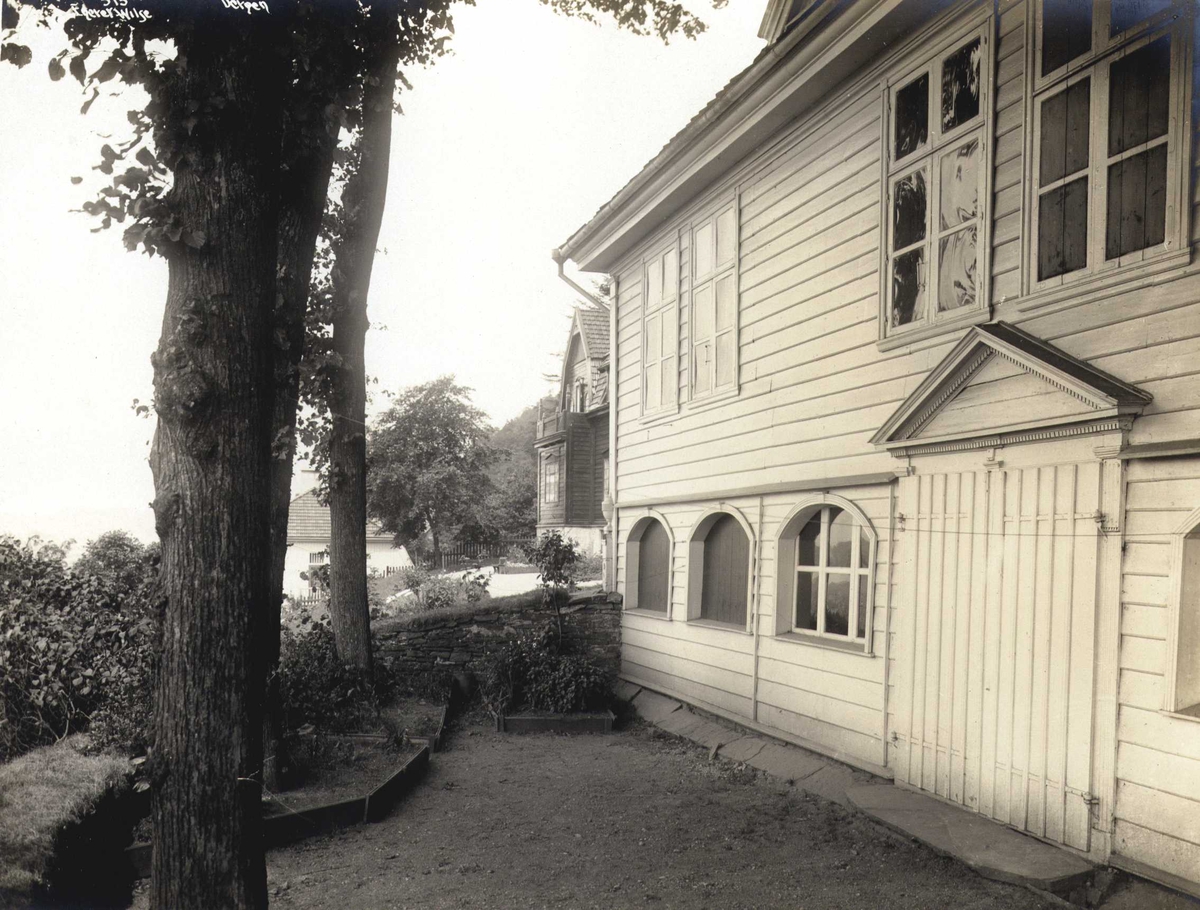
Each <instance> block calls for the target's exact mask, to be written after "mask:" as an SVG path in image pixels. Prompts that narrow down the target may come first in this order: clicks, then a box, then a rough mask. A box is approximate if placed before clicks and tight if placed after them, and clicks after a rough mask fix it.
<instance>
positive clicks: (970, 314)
mask: <svg viewBox="0 0 1200 910" xmlns="http://www.w3.org/2000/svg"><path fill="white" fill-rule="evenodd" d="M991 318H992V315H991V313H990V312H989V311H988V309H987V308H986V307H985V308H984V309H982V310H968V311H967V312H965V313H961V314H959V315H958V316H954V317H953V318H950V319H943V320H942V321H941V322H935V323H934V324H933V325H926V326H921V327H920V328H916V329H912V330H910V331H901V332H897V333H896V334H895V335H889V336H888V337H886V338H880V339H879V350H881V351H892V350H895V349H896V348H902V347H904V346H905V345H909V344H915V343H916V342H918V341H926V340H927V339H930V338H936V337H938V336H939V335H946V334H948V333H950V332H953V331H954V330H955V329H967V328H970V327H971V326H973V325H979V324H981V323H984V322H987V321H988V320H990V319H991Z"/></svg>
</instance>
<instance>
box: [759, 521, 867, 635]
mask: <svg viewBox="0 0 1200 910" xmlns="http://www.w3.org/2000/svg"><path fill="white" fill-rule="evenodd" d="M778 564H779V572H778V580H777V589H776V624H775V629H776V632H777V633H778V634H783V633H788V632H792V633H796V634H798V635H803V636H808V637H813V638H818V639H823V640H827V641H830V642H837V643H842V644H846V645H848V646H850V647H853V648H855V649H856V650H858V649H862V650H867V649H868V648H869V645H870V633H871V611H872V596H871V593H872V591H871V589H872V578H873V572H874V565H875V533H874V531H873V530H872V528H871V526H870V524H869V523H868V522H867V520H866V518H865V516H863V515H862V514H861V513H859V512H858V510H857V509H855V508H854V507H853V506H852V505H851V504H850V503H848V502H845V503H843V502H841V501H832V500H831V499H826V500H823V501H821V502H816V503H813V504H812V505H811V506H808V507H806V508H802V509H800V510H799V511H797V513H796V514H795V516H794V517H792V519H791V520H790V521H788V522H787V523H786V525H785V526H784V529H783V532H782V533H781V534H780V538H779V548H778Z"/></svg>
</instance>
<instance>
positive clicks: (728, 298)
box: [716, 274, 737, 332]
mask: <svg viewBox="0 0 1200 910" xmlns="http://www.w3.org/2000/svg"><path fill="white" fill-rule="evenodd" d="M735 291H736V288H735V287H734V280H733V275H732V274H729V275H726V276H725V277H724V278H718V279H717V325H716V330H717V331H718V332H720V331H723V330H725V329H729V328H733V315H734V311H735V309H736V304H737V294H736V293H735Z"/></svg>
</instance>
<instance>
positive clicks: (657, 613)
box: [623, 607, 671, 622]
mask: <svg viewBox="0 0 1200 910" xmlns="http://www.w3.org/2000/svg"><path fill="white" fill-rule="evenodd" d="M623 612H624V613H626V614H627V615H629V616H644V617H645V618H646V619H657V620H658V621H659V622H670V621H671V614H670V613H668V612H667V611H666V610H643V609H641V608H640V607H630V608H629V609H627V610H624V611H623Z"/></svg>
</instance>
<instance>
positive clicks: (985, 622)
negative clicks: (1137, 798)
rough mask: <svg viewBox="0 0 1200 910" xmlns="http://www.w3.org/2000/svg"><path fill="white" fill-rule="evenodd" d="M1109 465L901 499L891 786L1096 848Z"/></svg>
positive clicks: (982, 480)
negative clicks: (1094, 757)
mask: <svg viewBox="0 0 1200 910" xmlns="http://www.w3.org/2000/svg"><path fill="white" fill-rule="evenodd" d="M1099 491H1100V466H1099V464H1098V463H1096V462H1091V463H1082V464H1057V465H1048V466H1044V467H1030V468H1017V469H1011V470H991V471H978V472H973V473H948V474H918V475H915V476H912V477H907V478H904V479H903V480H902V481H901V486H900V512H901V514H903V516H904V523H903V531H902V533H900V534H899V535H898V544H899V547H900V548H901V549H900V551H899V552H898V556H899V561H900V564H899V567H898V568H899V573H898V574H899V577H898V578H897V581H898V583H899V586H898V590H897V606H898V610H897V616H896V620H895V622H896V626H897V632H898V637H897V639H896V643H895V645H894V651H893V653H894V654H895V656H896V661H897V669H898V671H899V672H898V688H897V705H896V711H895V720H894V723H895V727H894V729H893V731H892V746H891V748H892V753H891V756H892V759H893V763H894V765H895V769H896V779H897V781H898V782H903V783H907V784H909V785H911V786H913V787H917V788H920V789H922V790H927V791H929V792H931V793H935V794H937V795H938V796H941V797H944V798H945V799H948V800H951V801H953V802H956V803H960V804H962V805H964V806H966V807H968V808H971V809H974V810H975V811H978V812H980V813H981V814H983V815H986V816H989V817H990V818H994V819H996V820H998V821H1001V822H1004V823H1006V824H1009V825H1012V826H1013V827H1016V828H1019V829H1022V830H1025V831H1028V832H1030V833H1033V834H1036V835H1038V836H1039V837H1044V838H1047V839H1049V840H1053V841H1057V842H1059V843H1063V844H1068V845H1070V846H1072V847H1075V848H1077V849H1080V850H1087V849H1088V836H1089V829H1090V825H1089V800H1090V798H1091V794H1090V790H1091V743H1092V677H1093V668H1094V639H1095V621H1096V563H1097V555H1098V552H1097V551H1098V543H1099V538H1098V534H1099V530H1098V527H1097V522H1096V513H1097V510H1098V507H1099Z"/></svg>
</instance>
